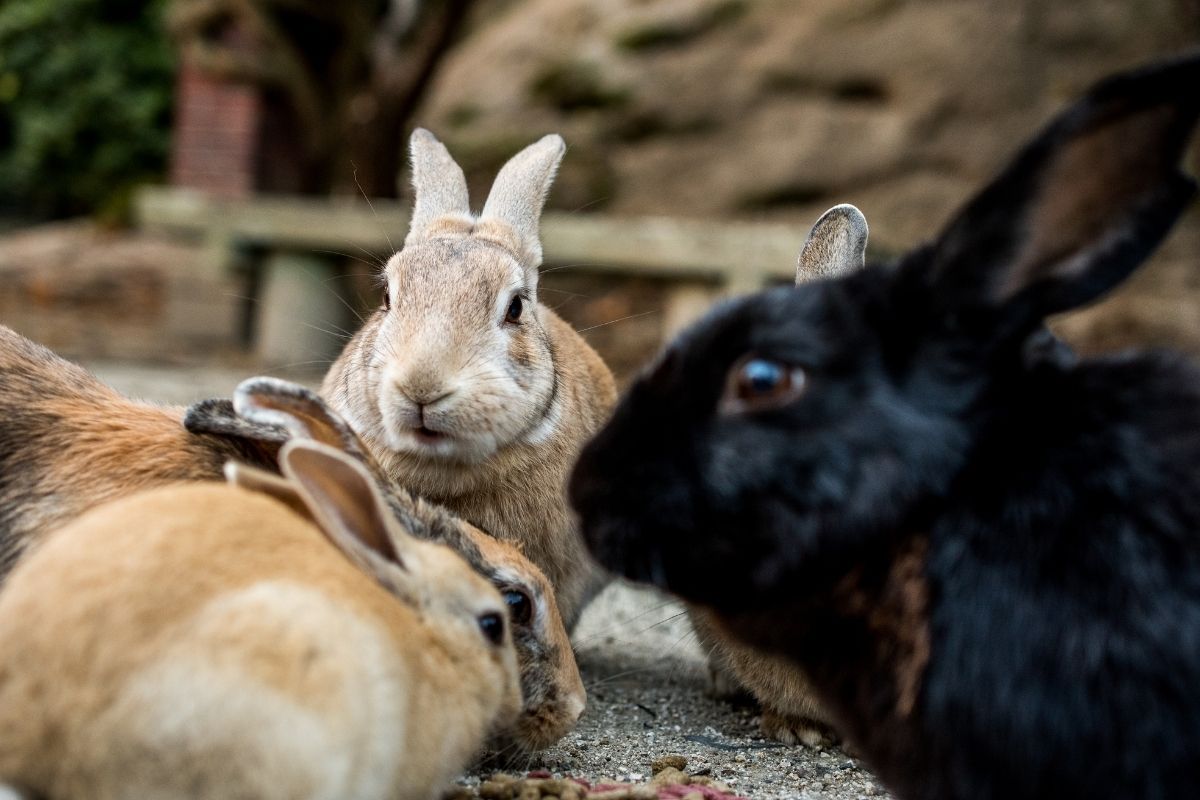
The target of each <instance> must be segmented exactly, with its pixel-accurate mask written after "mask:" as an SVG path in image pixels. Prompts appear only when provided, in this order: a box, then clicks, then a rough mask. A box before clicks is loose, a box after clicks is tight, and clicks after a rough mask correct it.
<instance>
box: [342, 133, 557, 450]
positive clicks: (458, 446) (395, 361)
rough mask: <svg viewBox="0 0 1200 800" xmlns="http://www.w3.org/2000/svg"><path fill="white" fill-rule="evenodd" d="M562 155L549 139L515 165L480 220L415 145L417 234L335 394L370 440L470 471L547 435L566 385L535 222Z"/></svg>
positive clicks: (442, 167) (422, 136)
mask: <svg viewBox="0 0 1200 800" xmlns="http://www.w3.org/2000/svg"><path fill="white" fill-rule="evenodd" d="M564 151H565V145H564V143H563V140H562V138H561V137H560V136H557V135H550V136H546V137H545V138H543V139H541V140H540V141H538V142H536V143H534V144H532V145H530V146H529V147H527V148H526V149H524V150H523V151H521V152H520V153H518V154H517V155H516V156H514V157H513V158H512V159H511V160H510V161H509V162H508V163H507V164H505V165H504V167H503V168H502V169H501V170H500V173H499V175H498V176H497V178H496V182H495V185H494V186H493V187H492V190H491V193H490V195H489V196H488V198H487V201H486V202H485V203H484V206H483V210H482V212H481V213H480V214H479V215H478V216H476V215H474V214H472V213H471V210H470V206H469V204H468V199H467V184H466V179H465V178H464V176H463V171H462V169H461V168H460V167H459V166H458V164H456V163H455V162H454V160H453V159H452V158H451V157H450V154H449V152H447V150H446V148H445V146H444V145H443V144H442V143H441V142H439V141H438V140H437V139H435V138H434V137H433V135H432V134H430V133H429V132H428V131H426V130H421V129H418V130H417V131H416V132H414V133H413V135H412V141H411V154H412V171H413V186H414V190H415V194H416V199H415V205H414V208H413V216H412V223H411V227H410V229H409V232H408V236H407V237H406V239H405V241H404V248H403V249H402V250H401V251H400V252H399V253H396V254H395V255H394V256H392V258H391V259H390V260H389V261H388V262H387V265H386V267H385V269H384V276H383V277H384V287H383V293H382V300H381V303H380V307H379V309H378V310H376V311H375V313H374V315H373V316H372V317H371V318H370V319H369V320H368V321H367V324H366V326H364V328H363V330H362V331H361V332H360V333H359V335H358V337H356V340H355V342H353V343H352V344H351V345H350V348H349V350H348V353H350V355H349V356H348V357H350V358H351V359H352V360H353V362H354V367H355V368H354V369H347V370H345V371H344V375H343V381H342V382H341V383H338V384H337V385H335V386H333V387H331V388H332V391H334V392H335V393H341V394H344V395H345V396H344V397H343V398H341V399H342V400H343V402H339V403H338V406H339V407H340V408H343V409H345V410H346V411H347V414H348V416H349V417H350V422H351V423H352V424H353V426H354V427H355V429H356V430H358V431H360V432H361V433H363V434H364V435H365V436H367V437H368V438H369V439H370V440H372V441H378V442H382V443H383V444H384V445H385V446H386V447H387V449H388V450H390V451H394V452H396V453H399V454H401V455H408V456H411V457H415V458H419V459H435V460H441V461H450V462H454V463H468V464H470V463H477V462H480V461H483V460H485V459H487V458H489V457H490V456H491V455H492V454H494V453H495V452H496V451H497V450H500V449H501V448H504V447H506V446H507V445H510V444H512V443H514V442H518V441H525V442H537V441H539V440H540V439H541V438H545V437H546V436H547V435H549V432H550V431H551V430H552V428H553V426H554V422H555V420H554V419H553V414H552V413H551V410H552V408H553V403H554V394H555V389H556V385H557V384H556V377H555V374H556V373H555V363H554V359H555V354H554V351H553V349H552V348H551V345H550V338H549V334H548V331H547V329H546V328H545V326H544V324H543V320H542V319H541V314H540V312H539V307H538V304H537V284H538V267H539V266H540V264H541V257H542V248H541V243H540V240H539V237H538V223H539V218H540V216H541V212H542V207H543V205H544V204H545V201H546V195H547V193H548V192H549V191H550V185H551V183H552V182H553V180H554V175H555V171H556V170H557V168H558V164H559V162H560V161H561V160H562V157H563V153H564ZM350 351H353V352H352V353H351V352H350ZM343 357H344V358H346V357H347V356H343Z"/></svg>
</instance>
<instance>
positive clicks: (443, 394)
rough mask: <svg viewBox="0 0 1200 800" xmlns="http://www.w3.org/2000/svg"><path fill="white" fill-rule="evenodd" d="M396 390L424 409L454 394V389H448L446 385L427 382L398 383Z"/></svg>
mask: <svg viewBox="0 0 1200 800" xmlns="http://www.w3.org/2000/svg"><path fill="white" fill-rule="evenodd" d="M396 390H397V391H398V392H400V394H402V395H404V396H405V397H406V398H408V400H409V402H411V403H412V404H413V405H415V406H417V407H418V408H421V409H424V408H427V407H428V406H431V405H433V404H434V403H438V402H441V401H442V400H445V399H446V398H447V397H449V396H450V395H452V394H454V390H453V389H447V388H446V387H444V386H441V385H437V384H425V383H420V382H416V383H407V384H406V383H397V384H396Z"/></svg>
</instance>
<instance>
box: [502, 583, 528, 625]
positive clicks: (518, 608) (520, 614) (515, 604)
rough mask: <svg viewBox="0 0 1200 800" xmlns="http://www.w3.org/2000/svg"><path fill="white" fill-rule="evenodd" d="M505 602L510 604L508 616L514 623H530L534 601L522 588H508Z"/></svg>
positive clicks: (505, 593)
mask: <svg viewBox="0 0 1200 800" xmlns="http://www.w3.org/2000/svg"><path fill="white" fill-rule="evenodd" d="M504 602H505V603H507V604H508V616H509V618H511V619H512V621H513V624H514V625H528V624H529V620H531V619H532V618H533V601H532V600H530V599H529V595H527V594H525V593H524V592H523V591H521V590H520V589H507V590H505V592H504Z"/></svg>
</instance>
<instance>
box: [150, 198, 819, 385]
mask: <svg viewBox="0 0 1200 800" xmlns="http://www.w3.org/2000/svg"><path fill="white" fill-rule="evenodd" d="M137 217H138V222H139V224H140V225H141V226H142V227H143V228H145V229H147V230H152V231H160V232H168V233H171V234H174V235H183V236H187V237H190V238H193V239H196V240H199V241H202V242H203V243H204V247H205V256H204V259H203V263H204V265H205V269H211V270H213V271H214V273H217V274H219V273H220V272H222V271H226V270H232V269H251V270H253V271H254V273H255V274H256V275H257V276H258V279H257V280H255V281H253V282H252V283H251V286H252V287H254V288H253V289H252V292H253V294H254V297H253V298H251V306H250V307H251V309H252V312H251V313H252V319H251V321H250V325H251V328H252V331H253V337H252V338H253V340H254V342H255V346H256V348H257V350H258V352H259V354H260V355H261V356H263V357H264V358H265V359H268V360H271V361H281V360H284V361H292V360H297V359H301V358H306V357H312V356H314V355H317V354H318V353H325V354H327V353H329V352H331V350H332V351H336V347H337V345H336V341H331V340H333V337H331V336H330V335H329V334H327V333H326V332H324V329H325V327H326V326H327V325H328V323H329V321H330V320H332V319H337V318H338V317H339V316H340V311H339V309H340V308H341V304H342V303H343V302H344V301H347V298H339V297H337V296H336V294H335V293H334V292H331V291H330V290H329V285H330V282H331V281H332V280H334V279H335V278H336V275H337V270H338V269H339V267H338V266H337V264H338V262H339V261H341V259H340V258H339V255H338V254H348V255H351V256H354V255H356V254H360V255H361V254H363V253H362V251H365V253H366V254H372V255H379V256H382V257H386V256H387V255H389V254H390V253H391V252H392V251H393V248H394V246H396V247H398V246H399V245H400V244H401V243H402V242H403V240H404V234H405V232H406V231H407V230H408V220H409V212H408V208H407V207H406V206H403V205H401V204H399V203H396V202H394V201H386V200H375V201H372V204H371V206H368V205H367V203H366V202H364V201H362V200H358V201H352V200H349V199H347V200H340V199H321V198H300V197H280V196H259V197H254V198H252V199H246V200H225V199H216V198H212V197H208V196H206V195H203V194H199V193H196V192H192V191H188V190H181V189H170V188H161V187H154V188H150V189H146V190H143V191H142V193H141V194H140V195H139V197H138V200H137ZM806 234H807V228H806V227H805V226H803V225H796V226H792V225H783V224H769V223H746V222H730V223H717V222H711V221H702V220H682V219H667V218H658V217H637V218H624V219H623V218H619V217H612V216H604V215H597V214H564V213H557V212H548V213H547V214H546V215H545V216H544V218H543V221H542V245H543V250H544V252H545V265H546V267H548V268H552V267H555V266H565V265H571V267H572V268H573V269H575V270H578V271H581V272H590V273H594V274H616V275H630V276H638V277H650V278H658V279H664V280H667V281H669V282H670V283H671V284H672V288H671V290H670V291H669V293H668V300H667V307H666V308H664V309H663V315H664V321H663V326H664V332H665V333H667V334H670V333H673V332H674V331H675V330H677V329H678V328H680V327H681V326H683V325H685V324H687V323H688V322H690V321H691V320H692V319H694V318H695V317H696V316H698V315H699V314H700V313H701V312H703V310H704V309H705V308H707V307H708V306H709V305H710V304H711V302H712V301H713V300H714V299H715V298H716V297H719V296H721V295H726V294H740V293H744V292H750V291H755V290H757V289H760V288H762V287H763V286H766V285H768V284H770V283H775V282H780V281H789V282H790V281H791V280H792V278H793V277H794V274H795V260H796V255H797V253H799V251H800V246H801V245H802V244H803V242H804V237H805V235H806Z"/></svg>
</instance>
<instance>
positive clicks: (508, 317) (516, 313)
mask: <svg viewBox="0 0 1200 800" xmlns="http://www.w3.org/2000/svg"><path fill="white" fill-rule="evenodd" d="M524 310H525V304H524V303H523V302H522V301H521V295H516V296H515V297H513V299H512V302H511V303H509V304H508V311H507V312H506V313H505V314H504V321H505V322H511V323H513V324H516V323H518V322H520V321H521V313H522V312H523V311H524Z"/></svg>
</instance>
